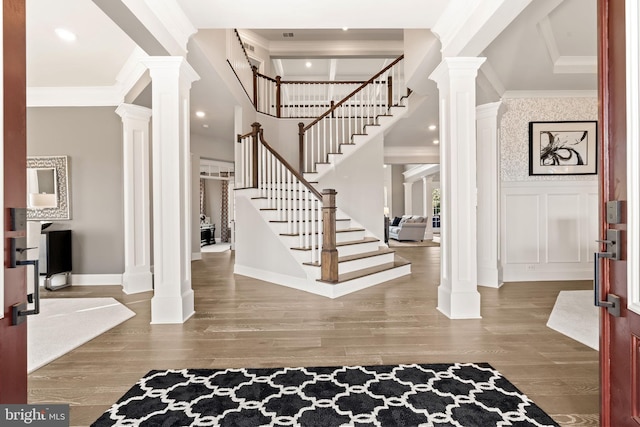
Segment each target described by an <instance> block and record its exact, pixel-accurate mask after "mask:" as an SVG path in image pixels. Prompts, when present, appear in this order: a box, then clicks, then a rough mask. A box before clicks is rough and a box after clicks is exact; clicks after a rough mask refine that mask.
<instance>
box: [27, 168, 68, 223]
mask: <svg viewBox="0 0 640 427" xmlns="http://www.w3.org/2000/svg"><path fill="white" fill-rule="evenodd" d="M67 171H68V169H67V156H39V157H27V219H30V220H61V219H70V218H71V217H70V215H69V212H70V211H69V176H68V172H67Z"/></svg>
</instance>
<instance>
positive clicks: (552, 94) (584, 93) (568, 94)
mask: <svg viewBox="0 0 640 427" xmlns="http://www.w3.org/2000/svg"><path fill="white" fill-rule="evenodd" d="M502 97H503V98H513V99H517V98H597V97H598V91H596V90H508V91H506V92H505V93H504V94H503V95H502Z"/></svg>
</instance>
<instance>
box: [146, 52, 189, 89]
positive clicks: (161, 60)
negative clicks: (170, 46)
mask: <svg viewBox="0 0 640 427" xmlns="http://www.w3.org/2000/svg"><path fill="white" fill-rule="evenodd" d="M140 62H142V64H143V65H144V66H145V67H147V68H148V69H149V71H150V73H151V79H152V80H153V79H154V78H155V77H157V76H158V75H159V74H160V73H162V72H163V71H165V72H166V71H178V72H179V73H180V74H179V75H180V76H181V77H184V78H185V79H186V80H187V81H188V82H189V83H193V82H194V81H196V80H200V76H199V75H198V73H196V70H194V69H193V67H192V66H191V64H189V63H188V62H187V60H186V59H185V58H184V57H182V56H149V57H146V58H142V59H140Z"/></svg>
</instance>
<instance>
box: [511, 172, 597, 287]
mask: <svg viewBox="0 0 640 427" xmlns="http://www.w3.org/2000/svg"><path fill="white" fill-rule="evenodd" d="M500 219H501V221H500V257H501V263H502V266H503V280H504V281H505V282H522V281H544V280H589V279H592V278H593V253H594V252H596V251H597V249H598V248H597V244H596V239H597V238H598V237H597V234H598V233H597V230H598V182H597V181H559V180H555V181H522V182H502V185H501V196H500Z"/></svg>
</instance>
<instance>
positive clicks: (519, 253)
mask: <svg viewBox="0 0 640 427" xmlns="http://www.w3.org/2000/svg"><path fill="white" fill-rule="evenodd" d="M504 204H505V212H504V214H503V215H502V218H504V223H505V225H506V232H508V236H509V239H507V240H505V241H504V244H503V245H502V246H503V247H504V248H505V249H506V251H505V255H504V256H503V257H502V259H503V260H504V262H505V263H512V264H523V263H539V262H540V237H541V234H542V233H541V232H540V226H541V225H542V224H541V222H540V218H539V217H538V216H537V215H532V212H539V211H540V210H541V209H540V195H539V194H508V195H505V197H504ZM503 234H504V233H503Z"/></svg>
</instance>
